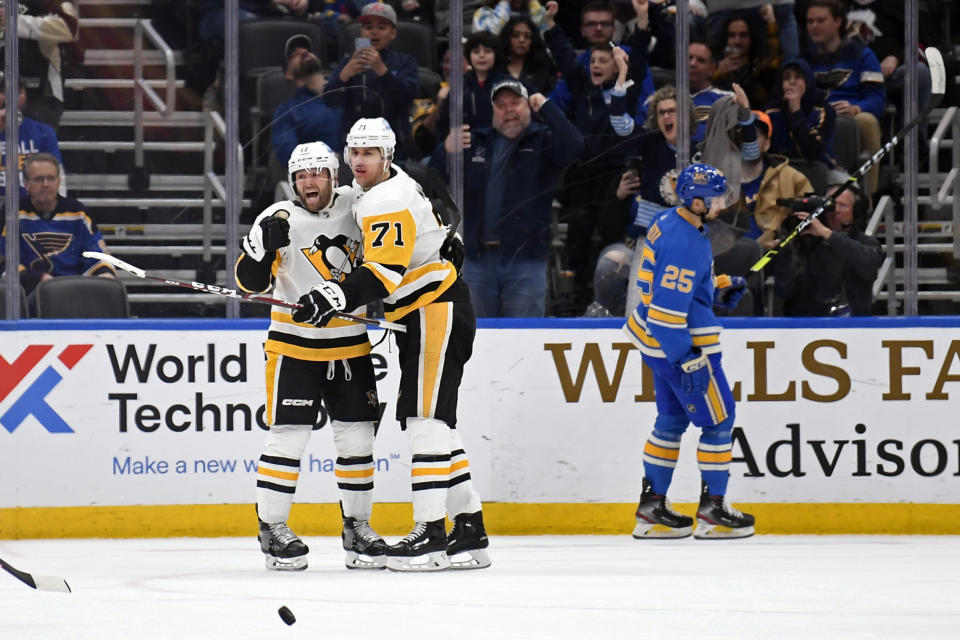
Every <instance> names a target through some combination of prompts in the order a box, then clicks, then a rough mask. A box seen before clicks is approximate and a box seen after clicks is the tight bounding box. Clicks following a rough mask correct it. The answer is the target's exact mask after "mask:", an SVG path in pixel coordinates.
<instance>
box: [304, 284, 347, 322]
mask: <svg viewBox="0 0 960 640" xmlns="http://www.w3.org/2000/svg"><path fill="white" fill-rule="evenodd" d="M297 302H299V303H300V308H299V309H297V310H296V311H294V312H293V316H292V317H293V320H294V322H309V323H310V324H315V325H317V326H318V327H323V326H325V325H326V324H327V323H328V322H330V319H331V318H333V316H334V314H335V313H336V312H337V311H343V308H344V307H345V306H346V302H347V298H346V296H345V295H344V294H343V289H341V288H340V285H338V284H337V283H335V282H330V281H329V280H324V281H323V282H321V283H320V284H318V285H317V286H315V287H314V288H312V289H310V291H308V292H307V293H305V294H303V295H302V296H300V299H299V300H298V301H297Z"/></svg>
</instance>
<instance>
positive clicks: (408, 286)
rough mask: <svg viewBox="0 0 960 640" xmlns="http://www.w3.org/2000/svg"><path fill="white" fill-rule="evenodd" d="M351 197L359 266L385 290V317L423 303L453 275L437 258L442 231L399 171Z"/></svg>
mask: <svg viewBox="0 0 960 640" xmlns="http://www.w3.org/2000/svg"><path fill="white" fill-rule="evenodd" d="M391 172H392V173H393V175H392V176H391V177H390V178H389V179H387V180H384V181H383V182H381V183H380V184H378V185H376V186H374V187H372V188H371V189H369V190H368V191H364V192H362V193H360V194H359V195H358V196H357V200H356V204H355V205H354V217H355V218H356V223H357V226H358V227H359V228H360V230H361V233H362V235H363V264H362V267H361V268H365V269H369V270H370V271H371V272H372V273H373V274H374V276H375V277H376V279H377V280H378V281H379V282H380V283H381V284H382V285H383V288H384V289H385V290H386V291H387V296H386V297H385V298H384V299H383V306H384V313H385V315H386V318H387V320H396V319H398V318H402V317H403V316H404V315H406V314H407V313H409V312H410V311H413V310H414V309H418V308H420V307H422V306H424V305H426V304H429V303H430V302H432V301H433V300H435V299H436V298H437V297H439V296H440V294H442V293H443V292H444V291H446V290H447V289H448V288H450V286H451V285H452V284H453V283H454V282H455V281H456V279H457V270H456V268H455V267H454V266H453V264H451V263H450V262H447V261H446V260H443V259H441V258H440V246H441V245H442V244H443V241H444V239H445V238H446V234H447V229H446V227H445V226H444V224H443V222H442V221H441V219H440V217H439V216H438V215H437V214H436V213H434V211H433V207H432V205H431V204H430V200H428V199H427V197H426V196H425V195H424V193H423V190H422V189H421V187H420V185H419V184H418V183H417V181H416V180H414V179H413V178H411V177H410V176H408V175H407V174H406V173H405V172H404V171H403V170H402V169H400V168H398V167H391Z"/></svg>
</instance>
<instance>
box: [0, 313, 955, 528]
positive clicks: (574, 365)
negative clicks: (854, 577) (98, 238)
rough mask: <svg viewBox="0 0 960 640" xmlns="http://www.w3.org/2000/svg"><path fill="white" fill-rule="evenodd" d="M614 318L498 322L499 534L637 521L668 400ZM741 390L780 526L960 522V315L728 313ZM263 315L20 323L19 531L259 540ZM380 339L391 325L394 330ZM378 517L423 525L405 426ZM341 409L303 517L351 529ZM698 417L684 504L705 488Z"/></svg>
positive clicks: (485, 432)
mask: <svg viewBox="0 0 960 640" xmlns="http://www.w3.org/2000/svg"><path fill="white" fill-rule="evenodd" d="M619 325H620V322H619V321H616V320H612V319H596V320H594V319H572V320H537V321H516V320H511V321H483V322H481V323H480V328H479V329H478V332H477V339H476V343H475V348H474V356H473V359H472V360H471V361H470V363H469V364H468V367H467V370H466V372H465V376H464V381H463V385H462V389H461V397H460V409H459V429H460V431H461V433H462V435H463V440H464V443H465V446H466V450H467V453H468V454H469V457H470V463H471V473H472V476H473V478H474V480H475V482H476V483H477V486H478V489H479V490H480V493H481V495H482V497H483V498H484V501H485V503H486V504H487V507H486V512H487V520H488V525H489V528H490V530H491V531H492V532H494V533H511V534H549V533H610V534H615V533H629V531H630V530H631V528H632V519H633V518H632V512H633V508H634V505H635V502H636V499H637V496H638V494H639V489H640V481H641V478H642V475H643V469H642V463H641V451H642V448H643V444H644V442H645V440H646V438H647V436H648V435H649V433H650V430H651V428H652V425H653V421H654V418H655V415H656V409H655V404H654V398H653V391H652V381H651V379H650V376H649V371H647V370H646V369H645V367H644V366H643V364H642V361H641V358H640V354H639V352H638V351H636V350H635V349H634V348H633V347H632V345H631V344H630V343H629V341H628V340H627V339H626V336H625V335H624V334H623V333H622V332H621V331H620V329H619ZM724 326H725V329H724V332H723V334H722V337H721V340H722V344H723V365H724V369H725V371H726V374H727V377H728V379H729V380H730V381H731V383H732V384H733V388H734V394H735V397H736V398H737V409H736V420H735V425H736V427H735V431H734V446H733V458H734V462H733V464H732V467H731V481H730V488H729V496H730V498H731V500H732V501H733V502H734V503H735V504H737V505H739V506H740V507H741V508H744V509H746V510H749V511H751V512H753V513H754V514H755V515H757V531H758V532H763V533H960V490H958V488H957V485H958V476H960V429H958V425H960V417H958V413H960V318H921V319H910V320H905V319H863V320H854V319H831V320H819V319H814V320H806V321H802V322H801V321H788V320H770V319H730V320H727V321H725V322H724ZM265 329H266V322H265V321H263V320H237V321H138V320H132V321H45V322H38V321H24V322H19V323H6V322H0V465H2V468H3V469H4V473H3V477H4V483H3V490H2V491H0V538H18V537H58V536H97V537H103V536H105V535H108V534H107V533H106V532H110V533H109V535H114V536H144V537H156V536H169V535H246V534H249V533H250V532H251V531H253V528H254V526H253V523H254V522H255V516H254V515H253V506H252V502H253V494H254V485H255V475H256V460H257V457H258V455H259V451H260V447H261V445H262V442H263V439H264V434H265V428H266V427H265V425H264V418H263V403H264V382H263V362H264V358H263V351H262V343H263V340H264V337H265V333H266V332H265ZM381 336H382V333H381V332H379V331H373V332H371V340H372V341H373V342H376V341H378V340H379V339H380V337H381ZM396 357H397V355H396V347H395V346H394V345H393V342H392V340H389V339H388V340H386V341H384V342H382V343H381V344H380V345H378V346H377V347H376V349H375V365H376V366H377V371H378V378H379V381H378V390H379V394H380V401H381V402H383V403H385V404H386V411H385V415H384V420H383V422H382V424H381V426H380V430H379V434H378V439H377V444H376V449H375V452H374V456H375V458H376V468H377V470H376V476H375V483H376V490H375V500H376V501H377V503H378V504H377V507H376V510H375V515H374V522H375V524H377V525H378V527H379V528H380V529H382V530H383V531H384V532H385V533H391V532H396V533H404V532H405V531H406V530H407V529H408V528H409V522H410V508H409V504H408V503H409V500H410V490H409V473H410V466H409V454H408V451H407V443H406V439H405V436H404V435H403V434H402V432H401V431H400V429H399V425H398V424H397V422H396V420H395V419H394V415H393V414H394V410H395V395H396V387H397V379H398V372H397V365H396ZM326 423H327V419H326V416H325V413H324V412H323V411H322V410H321V412H320V416H319V420H318V425H317V427H316V429H315V431H314V434H313V437H312V438H311V441H310V443H309V445H308V447H307V451H306V453H305V454H304V457H303V459H302V461H301V475H300V483H299V488H298V490H297V498H296V499H297V502H298V503H299V504H298V505H297V506H296V507H295V510H294V514H293V516H292V520H293V522H294V523H296V524H298V525H299V527H300V530H302V531H303V533H305V534H314V535H325V534H338V533H339V517H338V516H339V511H338V508H337V505H336V501H337V496H336V486H335V481H334V478H333V463H334V459H335V453H334V450H333V445H332V440H331V436H330V429H329V428H328V427H326ZM696 438H697V433H696V429H693V428H691V429H690V430H688V432H687V434H686V435H685V437H684V445H683V448H682V450H681V456H680V463H679V465H678V468H677V471H676V475H675V479H674V483H673V486H672V488H671V490H670V497H671V499H672V500H673V501H674V502H675V503H677V505H678V507H679V508H680V510H685V511H687V512H690V511H691V510H692V507H693V505H692V504H688V503H693V502H695V500H696V499H697V494H698V490H699V476H698V472H697V468H696V457H695V451H696Z"/></svg>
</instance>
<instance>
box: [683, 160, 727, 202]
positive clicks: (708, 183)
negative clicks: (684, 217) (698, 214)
mask: <svg viewBox="0 0 960 640" xmlns="http://www.w3.org/2000/svg"><path fill="white" fill-rule="evenodd" d="M726 192H727V178H726V176H724V175H723V172H721V171H720V170H719V169H717V168H716V167H714V166H712V165H709V164H691V165H690V166H689V167H687V168H686V169H684V170H683V171H681V172H680V175H679V176H677V197H678V198H679V199H680V204H682V205H683V206H685V207H689V206H690V205H692V204H693V201H694V200H695V199H697V198H701V199H702V200H703V203H704V204H705V205H707V208H709V207H710V202H711V199H712V198H717V197H720V196H722V195H723V194H724V193H726Z"/></svg>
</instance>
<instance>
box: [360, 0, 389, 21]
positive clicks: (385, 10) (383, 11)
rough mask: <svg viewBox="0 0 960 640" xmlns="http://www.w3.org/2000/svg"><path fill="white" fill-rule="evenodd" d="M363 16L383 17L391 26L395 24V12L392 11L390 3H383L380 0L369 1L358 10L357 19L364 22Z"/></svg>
mask: <svg viewBox="0 0 960 640" xmlns="http://www.w3.org/2000/svg"><path fill="white" fill-rule="evenodd" d="M364 18H367V19H370V18H383V19H384V20H386V21H388V22H389V23H390V24H392V25H393V26H397V12H396V11H394V10H393V7H391V6H390V5H388V4H383V3H382V2H371V3H370V4H368V5H365V6H364V7H363V11H361V12H360V17H359V18H357V19H358V20H360V22H365V20H364Z"/></svg>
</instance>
